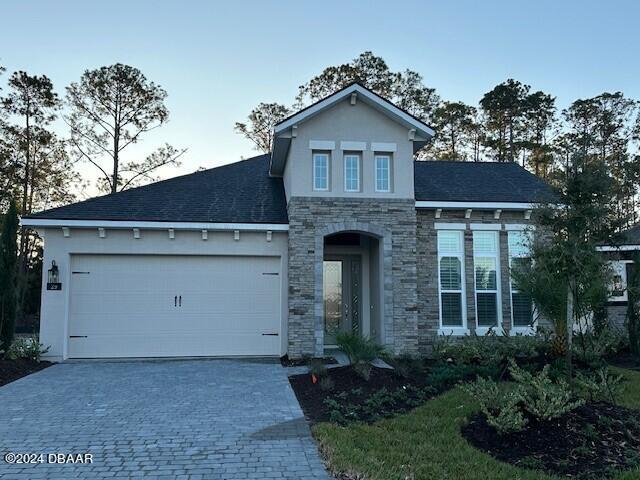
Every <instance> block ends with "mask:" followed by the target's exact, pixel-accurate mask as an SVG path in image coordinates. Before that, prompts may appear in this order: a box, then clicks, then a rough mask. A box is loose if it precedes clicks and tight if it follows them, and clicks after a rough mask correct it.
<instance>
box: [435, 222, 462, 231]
mask: <svg viewBox="0 0 640 480" xmlns="http://www.w3.org/2000/svg"><path fill="white" fill-rule="evenodd" d="M433 228H435V229H436V230H466V229H467V224H466V223H453V222H436V223H434V224H433Z"/></svg>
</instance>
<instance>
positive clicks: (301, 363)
mask: <svg viewBox="0 0 640 480" xmlns="http://www.w3.org/2000/svg"><path fill="white" fill-rule="evenodd" d="M314 360H315V361H318V360H320V361H321V362H322V363H323V364H325V365H336V364H337V363H338V361H337V360H336V359H335V358H333V357H323V358H319V359H318V358H316V359H314ZM310 361H311V359H309V358H289V356H288V355H285V356H284V357H280V364H281V365H282V366H283V367H306V366H307V365H309V362H310Z"/></svg>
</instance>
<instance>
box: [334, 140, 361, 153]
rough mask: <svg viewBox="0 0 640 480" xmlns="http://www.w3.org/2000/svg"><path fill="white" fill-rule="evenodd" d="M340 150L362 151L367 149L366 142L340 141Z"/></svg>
mask: <svg viewBox="0 0 640 480" xmlns="http://www.w3.org/2000/svg"><path fill="white" fill-rule="evenodd" d="M340 150H347V151H349V150H353V151H357V152H364V151H366V150H367V142H340Z"/></svg>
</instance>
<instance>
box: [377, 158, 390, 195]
mask: <svg viewBox="0 0 640 480" xmlns="http://www.w3.org/2000/svg"><path fill="white" fill-rule="evenodd" d="M376 190H377V191H379V192H388V191H389V190H390V188H389V157H384V156H381V157H376Z"/></svg>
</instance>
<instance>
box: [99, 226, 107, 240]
mask: <svg viewBox="0 0 640 480" xmlns="http://www.w3.org/2000/svg"><path fill="white" fill-rule="evenodd" d="M106 236H107V231H106V230H105V229H104V228H98V237H100V238H106Z"/></svg>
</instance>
